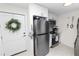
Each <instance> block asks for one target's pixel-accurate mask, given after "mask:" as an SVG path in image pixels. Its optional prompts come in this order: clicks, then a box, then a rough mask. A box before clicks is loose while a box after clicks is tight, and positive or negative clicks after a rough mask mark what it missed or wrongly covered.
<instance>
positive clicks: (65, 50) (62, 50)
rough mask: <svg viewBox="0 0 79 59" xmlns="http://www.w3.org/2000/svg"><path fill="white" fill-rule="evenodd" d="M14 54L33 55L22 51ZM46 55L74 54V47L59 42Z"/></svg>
mask: <svg viewBox="0 0 79 59" xmlns="http://www.w3.org/2000/svg"><path fill="white" fill-rule="evenodd" d="M16 56H33V55H32V54H30V53H28V52H24V53H21V54H18V55H16ZM46 56H74V49H73V48H71V47H68V46H66V45H64V44H59V45H58V46H56V47H54V48H50V51H49V53H48V54H47V55H46Z"/></svg>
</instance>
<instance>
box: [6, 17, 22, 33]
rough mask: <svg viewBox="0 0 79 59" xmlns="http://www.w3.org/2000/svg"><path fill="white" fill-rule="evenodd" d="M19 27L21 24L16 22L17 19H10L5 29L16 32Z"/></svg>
mask: <svg viewBox="0 0 79 59" xmlns="http://www.w3.org/2000/svg"><path fill="white" fill-rule="evenodd" d="M20 27H21V23H20V22H19V21H18V19H13V18H12V19H11V20H10V21H8V22H7V23H6V28H7V29H8V30H9V31H12V32H16V31H18V30H19V29H20Z"/></svg>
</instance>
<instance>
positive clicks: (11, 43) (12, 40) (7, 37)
mask: <svg viewBox="0 0 79 59" xmlns="http://www.w3.org/2000/svg"><path fill="white" fill-rule="evenodd" d="M12 18H14V19H17V20H18V21H19V22H20V23H21V28H20V29H19V30H18V31H16V32H12V31H9V30H8V29H7V28H6V23H7V22H8V21H9V20H11V19H12ZM24 18H25V17H24V16H23V15H16V14H9V13H0V20H1V22H0V23H1V31H2V37H3V46H4V52H5V55H7V56H9V55H13V54H16V53H18V52H21V51H24V50H26V39H25V37H24V35H25V28H26V27H25V19H24Z"/></svg>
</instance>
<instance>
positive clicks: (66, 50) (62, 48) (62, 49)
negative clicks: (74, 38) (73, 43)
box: [46, 44, 74, 56]
mask: <svg viewBox="0 0 79 59" xmlns="http://www.w3.org/2000/svg"><path fill="white" fill-rule="evenodd" d="M46 56H74V49H73V48H71V47H68V46H66V45H64V44H59V45H58V46H56V47H54V48H50V51H49V53H48V54H47V55H46Z"/></svg>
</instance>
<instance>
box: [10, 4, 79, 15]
mask: <svg viewBox="0 0 79 59" xmlns="http://www.w3.org/2000/svg"><path fill="white" fill-rule="evenodd" d="M10 4H11V5H15V6H18V7H22V8H27V6H28V3H10ZM37 4H39V5H41V6H44V7H46V8H48V10H49V12H52V13H54V14H56V15H61V14H63V13H67V12H70V11H74V10H78V9H79V3H73V4H71V5H70V6H66V7H65V6H64V3H37Z"/></svg>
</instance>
